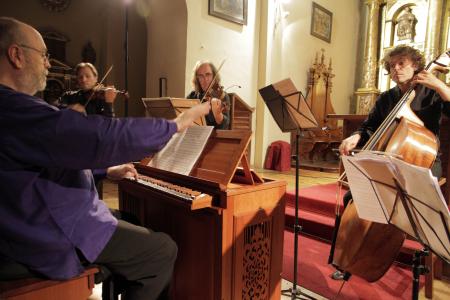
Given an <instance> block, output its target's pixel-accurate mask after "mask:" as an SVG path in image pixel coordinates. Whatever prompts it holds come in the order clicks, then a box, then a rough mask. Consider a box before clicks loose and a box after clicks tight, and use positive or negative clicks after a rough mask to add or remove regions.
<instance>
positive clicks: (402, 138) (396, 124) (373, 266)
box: [330, 50, 450, 282]
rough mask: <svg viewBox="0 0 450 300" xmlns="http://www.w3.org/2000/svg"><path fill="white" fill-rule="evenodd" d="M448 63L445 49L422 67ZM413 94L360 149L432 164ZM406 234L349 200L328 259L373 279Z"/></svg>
mask: <svg viewBox="0 0 450 300" xmlns="http://www.w3.org/2000/svg"><path fill="white" fill-rule="evenodd" d="M449 65H450V51H449V50H447V51H446V52H445V53H444V54H442V55H440V56H439V57H438V58H437V59H435V60H434V61H432V62H431V63H429V64H428V66H427V67H426V68H425V70H428V71H442V69H443V68H445V67H448V66H449ZM418 88H419V89H420V88H423V86H418ZM415 95H416V91H415V89H414V87H411V88H410V89H408V90H407V91H406V92H405V94H404V95H403V97H402V98H401V99H400V100H399V101H398V103H397V104H396V105H395V107H394V108H393V109H392V110H391V112H390V113H389V115H388V116H387V117H386V118H385V120H384V121H383V122H382V124H381V125H380V126H379V127H378V129H377V130H376V131H375V133H374V134H373V135H372V136H371V138H370V139H369V141H368V142H367V143H366V144H365V146H364V147H363V149H362V150H374V151H382V152H386V153H389V154H393V155H398V156H401V157H402V158H403V160H404V161H406V162H408V163H411V164H414V165H417V166H421V167H426V168H430V167H431V166H432V165H433V163H434V161H435V159H436V155H437V153H438V147H439V145H438V140H437V138H436V136H435V135H434V134H433V133H432V132H431V131H430V130H428V129H427V128H425V127H424V123H423V121H422V120H421V119H420V118H419V117H418V116H417V115H416V114H415V113H414V112H413V110H412V109H411V103H412V101H413V100H414V98H415ZM344 177H345V173H344V174H343V175H342V176H341V178H340V181H341V182H342V180H343V178H344ZM337 217H338V216H337ZM405 238H406V235H405V233H403V232H402V231H400V230H399V229H397V228H396V227H394V226H393V225H389V224H388V225H386V224H379V223H374V222H369V221H366V220H362V219H360V218H359V217H358V215H357V212H356V208H355V205H354V204H353V203H352V202H350V203H349V204H348V205H347V207H346V208H345V210H344V213H343V215H342V219H341V221H340V225H339V230H338V233H337V237H336V241H335V244H334V245H332V250H331V254H330V255H331V256H332V259H331V257H330V260H332V264H333V265H334V266H335V267H336V268H337V269H338V270H341V271H345V272H347V273H348V274H353V275H357V276H359V277H361V278H364V279H365V280H367V281H368V282H374V281H376V280H378V279H379V278H381V277H382V276H383V275H384V274H385V273H386V271H387V270H388V269H389V267H390V266H391V265H392V263H393V261H394V260H395V258H396V256H397V254H398V253H399V251H400V248H401V246H402V245H403V242H404V240H405ZM333 251H334V252H333Z"/></svg>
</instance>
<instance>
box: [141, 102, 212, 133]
mask: <svg viewBox="0 0 450 300" xmlns="http://www.w3.org/2000/svg"><path fill="white" fill-rule="evenodd" d="M142 103H144V106H145V115H146V116H147V117H155V118H164V119H168V120H173V119H175V118H176V117H177V116H178V115H180V114H181V113H182V112H184V111H185V110H188V109H190V108H191V107H193V106H195V105H197V104H200V100H199V99H184V98H170V97H161V98H142ZM194 124H195V125H199V126H207V124H206V120H205V117H201V118H199V119H197V120H195V122H194Z"/></svg>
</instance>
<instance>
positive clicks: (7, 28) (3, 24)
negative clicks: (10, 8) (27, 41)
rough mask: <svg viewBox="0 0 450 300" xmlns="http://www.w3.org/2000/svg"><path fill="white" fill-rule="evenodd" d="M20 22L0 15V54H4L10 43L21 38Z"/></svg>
mask: <svg viewBox="0 0 450 300" xmlns="http://www.w3.org/2000/svg"><path fill="white" fill-rule="evenodd" d="M22 24H23V23H22V22H20V21H18V20H16V19H14V18H9V17H0V55H1V54H6V51H7V50H8V48H9V46H11V44H14V43H17V42H19V40H21V39H23V34H22V30H21V26H22Z"/></svg>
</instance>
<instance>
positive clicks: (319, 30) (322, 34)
mask: <svg viewBox="0 0 450 300" xmlns="http://www.w3.org/2000/svg"><path fill="white" fill-rule="evenodd" d="M331 25H333V13H332V12H331V11H329V10H327V9H325V8H323V7H322V6H320V5H319V4H317V3H315V2H313V3H312V17H311V35H313V36H315V37H318V38H319V39H322V40H324V41H325V42H328V43H329V42H330V41H331Z"/></svg>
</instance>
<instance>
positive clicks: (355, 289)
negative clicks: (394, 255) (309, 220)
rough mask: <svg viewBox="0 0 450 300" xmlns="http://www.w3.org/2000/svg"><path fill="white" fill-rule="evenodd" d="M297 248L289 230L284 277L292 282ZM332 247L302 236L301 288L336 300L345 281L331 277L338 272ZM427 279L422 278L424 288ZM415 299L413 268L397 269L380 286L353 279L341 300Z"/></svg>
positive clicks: (286, 240) (345, 286)
mask: <svg viewBox="0 0 450 300" xmlns="http://www.w3.org/2000/svg"><path fill="white" fill-rule="evenodd" d="M293 244H294V234H293V233H292V232H291V231H288V230H285V233H284V253H283V273H282V277H283V278H284V279H286V280H289V281H291V282H292V280H293V272H294V271H293V261H294V253H293V249H294V248H293ZM329 250H330V245H328V244H326V243H324V242H321V241H318V240H315V239H312V238H309V237H305V236H300V238H299V251H298V264H297V284H298V285H300V286H302V287H304V288H306V289H308V290H310V291H313V292H314V293H316V294H319V295H322V296H324V297H326V298H328V299H334V298H335V296H336V294H337V292H338V291H339V288H340V286H341V283H342V281H335V280H332V279H331V278H330V276H329V275H330V274H331V273H332V272H334V271H335V269H334V268H333V267H331V266H329V265H328V264H327V260H328V254H329ZM423 283H424V278H423V276H421V286H423ZM411 296H412V272H411V270H410V269H409V268H403V267H401V266H399V265H393V266H392V267H391V268H390V269H389V271H388V272H387V273H386V274H385V275H384V276H383V277H382V278H381V279H380V280H378V281H377V282H375V283H368V282H367V281H365V280H364V279H361V278H358V277H356V276H353V277H351V278H350V280H349V281H348V282H346V283H345V285H344V287H343V289H342V292H341V294H340V296H339V298H338V299H346V300H347V299H383V300H386V299H411Z"/></svg>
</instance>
